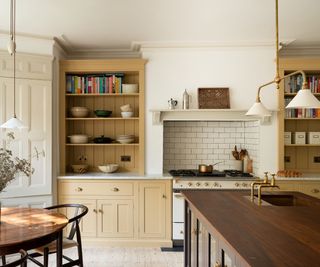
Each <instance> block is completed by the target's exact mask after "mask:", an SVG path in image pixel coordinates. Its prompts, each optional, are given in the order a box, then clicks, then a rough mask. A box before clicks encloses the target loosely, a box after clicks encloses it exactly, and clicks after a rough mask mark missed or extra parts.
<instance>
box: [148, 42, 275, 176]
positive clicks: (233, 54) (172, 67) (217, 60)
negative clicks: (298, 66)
mask: <svg viewBox="0 0 320 267" xmlns="http://www.w3.org/2000/svg"><path fill="white" fill-rule="evenodd" d="M142 56H143V58H145V59H147V60H148V63H147V65H146V173H148V174H154V173H161V172H162V165H163V157H162V155H163V144H162V141H163V127H162V125H152V114H151V112H150V109H156V108H167V101H168V99H170V98H171V97H172V98H175V99H177V100H178V101H179V106H180V107H181V99H182V94H183V91H184V89H188V92H189V93H191V94H192V98H193V101H192V103H191V108H196V107H197V102H196V95H197V88H198V87H219V86H222V87H229V88H230V102H231V108H236V109H248V108H249V107H250V105H251V104H252V103H253V102H254V101H255V96H256V91H257V88H258V86H259V85H261V84H262V83H265V82H268V81H270V80H272V79H273V77H274V76H275V74H274V73H275V65H274V60H273V59H274V48H273V47H272V46H257V47H236V46H235V47H228V48H223V47H212V48H202V49H201V48H199V49H191V48H179V49H178V48H167V49H164V48H143V49H142ZM262 99H263V101H264V103H265V104H266V106H267V107H268V108H271V109H276V108H277V92H276V90H275V89H273V88H272V86H270V87H268V88H265V89H264V90H263V91H262ZM259 158H260V166H259V173H262V172H263V171H265V170H268V171H276V169H277V121H276V117H275V116H273V118H272V121H271V124H268V125H263V126H261V130H260V156H259Z"/></svg>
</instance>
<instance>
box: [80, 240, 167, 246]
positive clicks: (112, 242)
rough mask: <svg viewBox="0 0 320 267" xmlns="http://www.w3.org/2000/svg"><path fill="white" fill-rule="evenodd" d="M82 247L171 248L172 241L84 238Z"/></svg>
mask: <svg viewBox="0 0 320 267" xmlns="http://www.w3.org/2000/svg"><path fill="white" fill-rule="evenodd" d="M82 243H83V246H87V247H89V246H99V247H166V248H172V247H173V242H172V240H171V239H170V240H143V239H139V240H132V239H131V240H130V239H121V240H119V239H108V240H106V239H97V238H92V239H89V238H86V239H83V240H82Z"/></svg>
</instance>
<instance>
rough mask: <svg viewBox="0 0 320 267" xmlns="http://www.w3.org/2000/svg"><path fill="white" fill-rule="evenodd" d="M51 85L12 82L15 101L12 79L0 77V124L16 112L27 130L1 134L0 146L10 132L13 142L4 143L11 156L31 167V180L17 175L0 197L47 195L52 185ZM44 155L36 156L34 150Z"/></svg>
mask: <svg viewBox="0 0 320 267" xmlns="http://www.w3.org/2000/svg"><path fill="white" fill-rule="evenodd" d="M51 93H52V92H51V82H50V81H40V80H24V79H17V80H16V98H15V99H14V96H13V80H12V79H9V78H2V77H0V124H2V123H4V122H5V121H6V120H7V119H9V118H11V117H12V116H13V102H14V100H15V103H16V113H17V116H18V118H19V119H21V120H22V122H23V123H24V125H25V126H27V129H22V130H20V131H13V130H11V129H10V130H7V131H1V132H0V139H1V141H2V144H1V145H4V144H5V142H4V140H5V139H6V133H7V132H14V136H15V140H14V141H13V142H11V143H10V144H7V145H8V146H7V148H9V149H10V150H12V151H13V153H14V155H16V156H18V157H20V158H25V159H30V157H31V159H30V160H31V165H32V167H33V168H34V173H33V174H32V175H31V177H25V176H23V175H21V176H18V177H17V178H16V179H15V180H14V181H13V182H12V183H11V184H10V185H9V186H8V187H7V188H6V190H5V192H2V193H1V195H2V197H3V198H10V197H22V196H39V195H48V194H51V191H52V190H51V184H52V179H51V176H52V168H51V166H52V163H51V162H52V158H51V154H52V151H51V149H52V147H51V143H52V129H51V128H52V123H51V122H52V119H51V117H52V108H51V102H52V101H51V98H52V97H51ZM35 149H36V150H37V151H38V152H42V151H44V152H45V156H42V155H40V156H38V157H36V150H35Z"/></svg>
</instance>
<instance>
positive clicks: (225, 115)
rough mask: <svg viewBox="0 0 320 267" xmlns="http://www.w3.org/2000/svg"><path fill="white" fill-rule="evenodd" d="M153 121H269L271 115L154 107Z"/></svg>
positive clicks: (226, 110)
mask: <svg viewBox="0 0 320 267" xmlns="http://www.w3.org/2000/svg"><path fill="white" fill-rule="evenodd" d="M150 111H151V112H152V123H153V124H154V125H159V124H162V123H163V121H257V120H259V121H260V123H261V124H266V123H269V122H270V120H271V116H266V117H263V118H261V117H256V116H246V115H245V114H246V113H247V110H243V109H152V110H150Z"/></svg>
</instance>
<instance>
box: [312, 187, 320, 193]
mask: <svg viewBox="0 0 320 267" xmlns="http://www.w3.org/2000/svg"><path fill="white" fill-rule="evenodd" d="M311 192H312V193H314V194H318V193H319V192H320V190H319V189H317V188H313V189H312V190H311Z"/></svg>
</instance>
